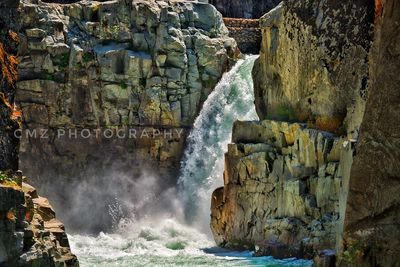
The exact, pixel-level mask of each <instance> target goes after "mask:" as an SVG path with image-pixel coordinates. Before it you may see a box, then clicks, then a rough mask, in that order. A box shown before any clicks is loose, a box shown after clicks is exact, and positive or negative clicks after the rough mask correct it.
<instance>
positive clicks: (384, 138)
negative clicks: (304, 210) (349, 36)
mask: <svg viewBox="0 0 400 267" xmlns="http://www.w3.org/2000/svg"><path fill="white" fill-rule="evenodd" d="M381 4H382V6H380V5H381ZM377 7H378V9H377V14H376V15H377V18H376V20H377V26H376V31H375V40H374V47H373V50H372V55H371V67H370V86H369V88H370V89H369V97H368V101H367V104H366V110H365V116H364V120H363V123H362V125H361V129H360V138H359V142H358V144H357V147H356V151H357V153H356V155H355V156H354V163H353V166H352V169H351V174H350V182H349V193H348V196H347V206H346V214H345V219H344V240H345V241H344V243H342V245H343V248H342V249H343V251H344V252H343V254H342V255H343V257H342V262H341V263H342V265H343V266H345V265H351V266H398V265H399V259H400V250H399V245H400V244H399V242H400V240H399V236H400V223H399V219H400V218H399V216H400V206H399V203H400V198H399V193H398V192H399V190H400V176H399V173H400V165H399V160H400V154H399V153H400V139H399V135H398V133H399V131H400V129H399V123H398V121H399V117H398V116H397V115H396V112H394V110H397V108H398V106H399V103H400V92H399V88H398V85H399V82H400V78H399V75H398V70H399V68H400V45H399V44H400V42H399V41H400V31H399V28H398V25H399V23H400V4H399V2H398V1H393V0H386V1H382V2H381V1H377ZM382 11H383V13H382Z"/></svg>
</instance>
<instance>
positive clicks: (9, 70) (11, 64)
mask: <svg viewBox="0 0 400 267" xmlns="http://www.w3.org/2000/svg"><path fill="white" fill-rule="evenodd" d="M17 7H18V2H13V1H6V2H4V1H3V2H0V65H1V71H0V170H6V169H16V168H17V165H18V156H17V154H18V139H17V138H15V137H14V134H13V132H14V130H15V129H18V124H17V122H16V121H15V119H16V118H15V117H14V118H13V114H12V113H13V109H14V106H13V105H12V103H13V101H14V93H15V88H14V83H15V80H16V78H17V74H16V73H17V58H16V56H15V54H16V50H17V46H18V44H17V41H18V35H17V33H16V31H18V29H19V25H18V17H19V14H18V12H17Z"/></svg>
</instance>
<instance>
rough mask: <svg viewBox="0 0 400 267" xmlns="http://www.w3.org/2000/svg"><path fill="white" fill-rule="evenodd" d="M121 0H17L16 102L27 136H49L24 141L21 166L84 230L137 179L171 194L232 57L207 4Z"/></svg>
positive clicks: (232, 46)
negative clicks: (194, 129)
mask: <svg viewBox="0 0 400 267" xmlns="http://www.w3.org/2000/svg"><path fill="white" fill-rule="evenodd" d="M49 2H50V1H49ZM128 2H129V3H128ZM128 2H127V1H122V0H116V1H107V2H93V1H80V2H77V3H73V4H64V5H62V4H54V3H43V2H39V4H35V3H36V2H35V1H29V0H26V1H23V2H22V13H23V18H24V19H23V22H22V24H23V25H22V28H23V31H24V35H23V36H22V38H21V45H20V47H19V50H20V53H19V55H20V64H19V81H18V83H17V93H16V100H17V102H18V103H20V104H21V108H22V112H23V121H24V126H25V127H26V130H30V131H31V132H32V131H34V130H38V129H40V128H45V129H49V130H48V131H47V132H46V136H47V138H40V137H41V136H40V134H36V135H34V136H32V135H27V134H23V136H22V138H21V148H20V164H21V168H22V169H23V170H24V172H25V173H26V174H27V175H28V176H30V177H32V178H34V183H35V185H40V188H41V190H43V192H44V193H45V194H46V195H47V196H49V198H50V199H52V200H54V201H53V202H54V203H55V206H56V209H58V208H62V210H66V214H63V216H66V219H67V221H66V223H69V224H70V225H74V227H75V228H77V229H80V230H81V229H85V228H87V227H88V225H90V228H92V229H89V230H93V231H99V230H102V229H104V227H106V226H110V225H111V223H112V222H111V221H110V220H111V218H110V216H109V214H108V212H107V207H108V206H109V205H110V204H115V203H114V202H113V201H114V200H115V196H116V195H118V197H119V198H121V199H124V198H129V199H130V200H131V201H130V202H134V200H135V198H138V197H139V196H137V195H135V196H132V193H131V192H132V190H134V187H135V186H136V182H135V180H137V178H139V177H141V176H143V175H146V176H150V177H152V176H153V177H158V178H159V179H158V180H157V183H156V184H155V185H153V186H154V187H155V188H156V189H155V192H156V194H155V196H153V197H157V196H158V195H159V193H160V191H161V190H162V189H165V188H168V187H171V186H175V184H176V179H177V176H178V173H179V165H180V160H181V155H182V152H183V147H184V144H185V139H186V136H187V134H188V132H189V131H190V128H191V126H192V123H193V121H194V119H195V118H196V116H197V114H198V112H199V110H200V109H201V106H202V103H203V102H204V100H205V99H206V98H207V96H208V95H209V93H210V92H211V91H212V90H213V88H214V86H215V85H216V84H217V82H218V81H219V79H220V78H221V76H222V74H223V73H224V72H225V71H226V70H227V69H229V68H230V66H231V65H232V64H233V63H234V58H235V57H237V56H238V53H239V52H238V50H237V48H236V42H235V41H234V39H232V38H229V36H228V31H227V29H226V27H225V26H224V23H223V20H222V17H221V15H220V13H219V12H218V11H217V10H216V9H215V8H214V7H213V6H212V5H209V4H205V3H199V2H188V1H187V2H182V1H133V2H132V1H128ZM118 129H123V131H125V132H126V133H127V135H125V136H122V134H121V135H120V136H122V138H118V137H116V133H117V131H118ZM70 130H71V131H72V135H71V134H70ZM97 130H98V131H99V132H100V134H99V135H98V134H96V133H95V132H96V131H97ZM60 131H61V132H62V133H63V134H61V135H60ZM75 131H76V132H75ZM82 131H83V133H84V134H85V136H87V135H89V136H90V137H89V138H85V137H82ZM87 131H90V133H88V132H87ZM26 132H27V131H24V133H26ZM28 133H29V131H28ZM36 133H37V132H36ZM104 133H108V135H107V136H111V135H113V136H114V138H108V137H107V136H105V135H104ZM130 133H131V134H130ZM27 166H29V168H27ZM82 182H83V183H84V185H83V184H82ZM121 183H124V184H126V186H125V187H121V185H120V184H121ZM93 184H96V187H97V188H108V190H107V192H103V191H101V190H94V189H93V186H91V185H93ZM128 184H129V185H128ZM66 186H68V188H70V189H71V192H74V194H64V193H63V191H64V187H66ZM82 190H83V191H82ZM93 194H94V195H93ZM80 196H82V197H83V198H84V199H82V198H80ZM99 199H102V201H98V200H99ZM149 202H151V201H149ZM153 202H154V201H153ZM60 203H65V204H63V205H64V206H63V207H60V206H57V205H59V204H60ZM77 203H87V205H85V206H84V207H82V209H80V210H76V209H73V207H74V206H76V204H77ZM79 205H80V204H79ZM104 206H105V207H104ZM96 207H98V209H97V208H96ZM85 209H86V211H87V212H83V210H85ZM69 213H71V214H69ZM82 213H83V214H90V216H88V218H87V219H83V218H82V216H81V214H82ZM94 214H96V216H98V218H99V220H95V221H93V219H92V218H93V216H94ZM68 218H71V220H68ZM88 221H90V224H88V223H87V222H88Z"/></svg>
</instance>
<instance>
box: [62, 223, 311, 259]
mask: <svg viewBox="0 0 400 267" xmlns="http://www.w3.org/2000/svg"><path fill="white" fill-rule="evenodd" d="M69 239H70V243H71V248H72V251H73V252H74V253H75V254H76V255H77V256H78V259H79V262H80V265H81V267H95V266H96V267H97V266H99V267H114V266H115V267H117V266H120V267H141V266H143V267H144V266H146V267H148V266H154V267H159V266H160V267H162V266H163V267H176V266H182V267H192V266H204V267H205V266H221V267H225V266H226V267H228V266H243V267H245V266H312V264H311V262H310V261H304V260H295V259H287V260H275V259H273V258H272V257H252V253H251V252H231V251H227V250H222V249H216V248H214V249H212V247H213V246H214V243H213V241H212V240H210V238H209V237H207V236H206V235H204V234H202V233H200V232H198V231H197V230H196V229H193V228H190V227H187V226H185V225H182V224H179V223H177V222H175V221H174V220H172V219H163V220H160V221H143V222H129V223H126V224H125V225H123V226H121V227H120V229H118V230H117V231H116V232H115V233H113V234H104V233H101V234H99V235H98V236H96V237H92V236H85V235H69ZM205 248H207V249H205ZM210 248H211V249H210Z"/></svg>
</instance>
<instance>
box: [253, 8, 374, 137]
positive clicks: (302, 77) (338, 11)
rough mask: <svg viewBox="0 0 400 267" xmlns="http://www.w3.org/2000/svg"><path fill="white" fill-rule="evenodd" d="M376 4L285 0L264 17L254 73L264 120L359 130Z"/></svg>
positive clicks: (259, 107) (342, 129) (324, 127)
mask: <svg viewBox="0 0 400 267" xmlns="http://www.w3.org/2000/svg"><path fill="white" fill-rule="evenodd" d="M373 15H374V4H373V3H372V2H371V3H358V2H356V3H353V2H351V3H350V2H349V3H347V4H344V3H339V2H337V1H324V2H321V3H317V2H314V1H286V2H285V3H282V4H281V5H280V6H279V7H277V8H276V9H274V10H273V11H271V12H270V13H268V14H266V15H265V16H263V17H262V18H261V20H260V25H261V28H262V34H263V41H262V48H261V52H260V59H259V60H258V61H257V62H256V64H255V67H254V70H253V77H254V80H255V96H256V107H257V113H258V115H259V116H260V118H262V119H278V120H285V121H301V122H309V123H312V124H314V125H315V126H316V127H317V128H320V129H322V130H327V131H330V132H334V131H340V132H342V133H347V132H349V133H354V134H356V131H357V129H358V127H359V125H360V123H361V120H362V114H363V106H364V105H365V99H366V96H367V84H368V53H369V49H370V43H371V34H372V27H371V25H372V23H373Z"/></svg>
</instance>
